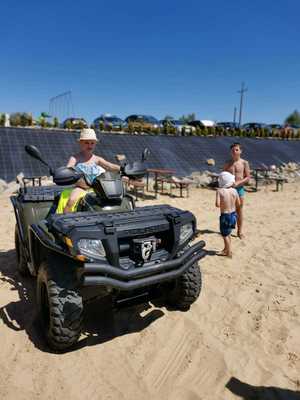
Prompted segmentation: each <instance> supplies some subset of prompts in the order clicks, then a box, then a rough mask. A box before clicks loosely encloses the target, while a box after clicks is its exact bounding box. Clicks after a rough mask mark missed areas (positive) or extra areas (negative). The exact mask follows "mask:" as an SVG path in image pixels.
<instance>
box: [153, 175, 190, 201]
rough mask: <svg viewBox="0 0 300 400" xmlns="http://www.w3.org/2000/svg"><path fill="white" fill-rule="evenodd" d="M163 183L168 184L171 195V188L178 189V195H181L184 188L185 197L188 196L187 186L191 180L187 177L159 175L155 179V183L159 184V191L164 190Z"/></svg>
mask: <svg viewBox="0 0 300 400" xmlns="http://www.w3.org/2000/svg"><path fill="white" fill-rule="evenodd" d="M164 183H167V184H169V185H170V186H169V188H170V196H172V192H173V189H179V191H180V197H183V190H186V197H189V187H190V184H191V183H192V181H190V180H188V179H184V178H183V179H181V178H176V177H174V176H173V177H160V178H158V179H157V184H158V185H160V186H161V193H163V192H164Z"/></svg>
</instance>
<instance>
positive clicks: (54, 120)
mask: <svg viewBox="0 0 300 400" xmlns="http://www.w3.org/2000/svg"><path fill="white" fill-rule="evenodd" d="M53 127H54V128H58V127H59V121H58V118H56V117H54V118H53Z"/></svg>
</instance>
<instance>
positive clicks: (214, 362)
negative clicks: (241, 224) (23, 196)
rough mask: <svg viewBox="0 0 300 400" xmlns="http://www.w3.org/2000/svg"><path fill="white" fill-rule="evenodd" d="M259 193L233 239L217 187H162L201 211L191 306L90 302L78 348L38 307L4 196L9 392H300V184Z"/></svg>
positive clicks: (143, 395)
mask: <svg viewBox="0 0 300 400" xmlns="http://www.w3.org/2000/svg"><path fill="white" fill-rule="evenodd" d="M273 189H274V188H273V187H267V188H262V189H261V190H260V191H259V192H258V193H248V194H247V195H246V200H245V234H246V239H245V240H243V241H241V240H239V239H238V238H236V237H233V238H232V241H233V253H234V254H233V259H232V260H230V259H225V258H223V257H217V256H215V255H214V251H215V250H220V249H221V248H222V238H221V237H220V236H219V234H218V212H217V210H216V209H215V207H214V196H215V192H214V191H211V190H206V189H193V190H192V191H191V193H190V198H189V199H180V198H170V197H169V196H166V195H160V198H159V199H158V200H145V201H140V202H139V205H146V204H159V203H169V204H171V205H174V206H177V207H180V208H184V209H189V210H191V211H192V212H194V213H195V215H196V216H197V220H198V228H199V229H200V230H201V231H202V234H201V236H200V237H199V239H197V240H200V239H204V240H205V241H206V249H207V250H208V255H207V256H206V258H205V259H203V260H202V262H201V269H202V274H203V288H202V292H201V295H200V297H199V299H198V301H197V302H196V303H195V304H194V305H193V306H192V307H191V309H190V311H189V312H184V313H183V312H177V311H170V310H167V309H166V308H157V307H156V306H154V305H151V304H146V305H142V306H140V307H134V308H130V309H126V310H125V309H123V310H122V311H119V312H117V313H115V314H113V315H112V314H111V313H110V312H109V308H108V307H107V305H105V304H103V303H101V302H97V303H94V304H91V305H89V306H88V307H87V310H86V311H87V312H86V318H85V329H84V330H85V333H84V334H83V335H82V338H81V342H80V343H79V345H78V346H77V348H76V349H74V350H73V351H70V352H68V353H66V354H54V353H52V352H51V351H50V350H49V349H48V348H47V346H46V345H45V343H44V341H43V338H42V337H41V334H40V332H39V324H38V321H37V318H36V309H35V294H34V293H35V291H34V281H33V280H31V279H23V278H21V277H20V276H19V275H18V274H17V272H16V258H15V251H14V241H13V232H14V215H13V211H12V206H11V205H10V202H9V198H8V196H5V195H3V196H1V198H0V217H1V227H0V237H1V242H0V345H1V352H0V399H1V400H11V399H17V400H21V399H26V400H27V399H31V400H37V399H43V400H48V399H49V400H52V399H53V400H54V399H72V400H82V399H89V400H98V399H101V400H102V399H126V400H132V399H172V400H177V399H187V400H196V399H205V400H209V399H212V400H218V399H220V400H224V399H241V398H242V399H250V398H253V397H252V396H253V395H254V393H257V390H258V391H259V392H258V393H259V394H260V395H259V396H258V397H254V398H259V399H260V398H261V399H278V398H279V399H281V398H282V399H293V398H300V262H299V260H300V246H299V243H300V186H299V185H298V184H286V185H284V189H283V191H282V192H274V191H273Z"/></svg>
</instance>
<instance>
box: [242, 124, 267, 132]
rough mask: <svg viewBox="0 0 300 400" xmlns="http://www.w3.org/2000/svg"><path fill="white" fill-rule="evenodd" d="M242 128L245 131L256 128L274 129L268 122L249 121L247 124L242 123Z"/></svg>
mask: <svg viewBox="0 0 300 400" xmlns="http://www.w3.org/2000/svg"><path fill="white" fill-rule="evenodd" d="M242 129H244V130H245V131H250V130H252V129H253V130H255V129H267V130H268V131H269V132H271V131H272V129H271V127H270V126H269V125H267V124H263V123H260V122H248V123H247V124H244V125H242Z"/></svg>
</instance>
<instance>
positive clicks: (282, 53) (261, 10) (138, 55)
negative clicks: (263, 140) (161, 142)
mask: <svg viewBox="0 0 300 400" xmlns="http://www.w3.org/2000/svg"><path fill="white" fill-rule="evenodd" d="M299 15H300V2H299V0H285V1H283V0H278V1H276V2H275V1H269V0H261V1H258V0H252V1H249V0H248V1H244V0H239V1H238V0H236V1H231V0H228V1H224V0H215V1H214V0H212V1H210V2H203V1H200V0H195V1H194V0H193V1H189V0H187V1H176V0H173V1H169V0H152V1H143V0H140V1H135V0H134V1H130V0H128V1H114V0H111V1H109V2H107V1H99V0H98V1H85V2H83V1H77V2H75V1H65V0H61V1H56V0H55V1H52V2H46V1H44V2H41V1H30V0H27V1H24V2H21V1H18V2H16V1H14V0H12V1H10V2H5V3H4V4H1V24H0V44H1V62H0V87H1V91H0V112H12V111H28V112H30V111H31V112H33V114H34V116H37V115H38V114H39V113H40V112H41V111H48V110H49V99H50V98H51V97H54V96H56V95H58V94H60V93H63V92H66V91H68V90H71V91H72V101H73V108H74V114H76V115H78V116H83V117H85V118H86V119H87V120H88V121H89V122H91V121H92V120H93V119H94V118H96V117H97V116H99V115H100V114H102V113H104V112H109V113H113V114H117V115H119V116H120V117H122V118H123V117H126V116H127V115H129V114H132V113H144V114H151V115H154V116H155V117H157V118H162V117H164V116H165V115H166V114H169V115H172V116H174V117H179V116H181V115H182V114H187V113H191V112H195V113H196V116H197V118H199V119H214V120H216V121H221V120H223V121H224V120H225V121H227V120H232V117H233V109H234V107H235V106H237V107H239V94H238V93H237V90H238V89H239V88H240V85H241V82H242V81H245V83H246V86H247V87H248V92H247V93H246V95H245V101H244V112H243V122H248V121H262V122H282V121H283V120H284V118H285V117H286V116H287V115H288V114H289V113H290V112H292V111H293V110H294V109H298V110H299V109H300V23H299V18H300V17H299ZM63 107H65V112H67V103H65V104H64V105H63V104H60V105H57V108H58V111H59V112H60V113H63V112H64V109H63ZM69 109H71V105H70V106H69Z"/></svg>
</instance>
